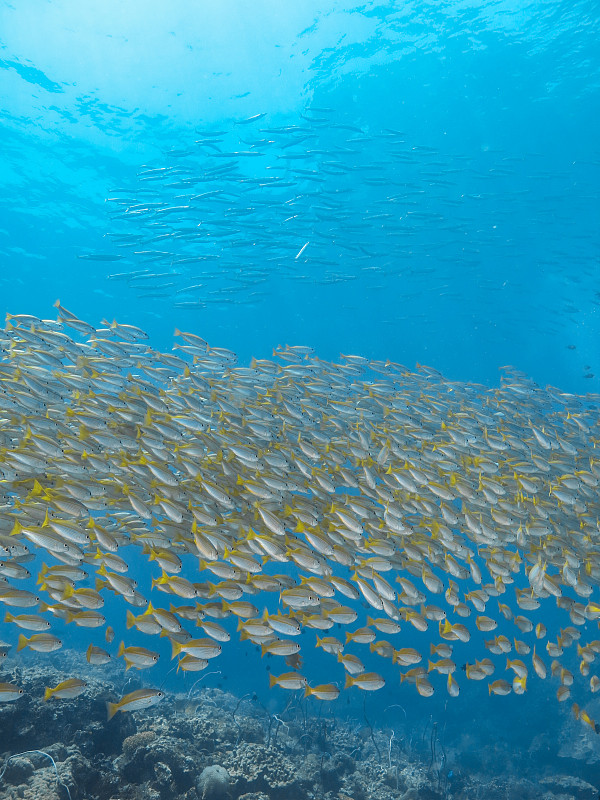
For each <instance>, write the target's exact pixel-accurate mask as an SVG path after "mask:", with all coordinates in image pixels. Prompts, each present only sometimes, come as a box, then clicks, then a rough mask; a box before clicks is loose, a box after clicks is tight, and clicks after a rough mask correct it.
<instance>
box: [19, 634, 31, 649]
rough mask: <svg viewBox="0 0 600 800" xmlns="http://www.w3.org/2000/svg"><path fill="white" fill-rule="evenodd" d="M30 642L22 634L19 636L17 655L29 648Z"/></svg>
mask: <svg viewBox="0 0 600 800" xmlns="http://www.w3.org/2000/svg"><path fill="white" fill-rule="evenodd" d="M28 641H29V640H28V639H26V638H25V636H24V635H23V634H22V633H20V634H19V644H18V645H17V653H19V652H20V651H21V650H22V649H23V648H24V647H27V642H28Z"/></svg>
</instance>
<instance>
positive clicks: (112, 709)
mask: <svg viewBox="0 0 600 800" xmlns="http://www.w3.org/2000/svg"><path fill="white" fill-rule="evenodd" d="M118 710H119V704H118V703H107V704H106V721H107V722H108V721H110V720H111V719H112V718H113V717H114V715H115V714H116V713H117V711H118Z"/></svg>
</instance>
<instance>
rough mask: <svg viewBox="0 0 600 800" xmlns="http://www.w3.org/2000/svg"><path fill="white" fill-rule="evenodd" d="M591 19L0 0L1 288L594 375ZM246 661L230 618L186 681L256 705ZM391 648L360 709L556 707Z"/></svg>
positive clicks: (414, 9) (17, 294)
mask: <svg viewBox="0 0 600 800" xmlns="http://www.w3.org/2000/svg"><path fill="white" fill-rule="evenodd" d="M599 37H600V15H599V13H598V6H597V4H595V3H593V2H575V3H573V2H564V1H563V0H557V1H556V2H529V3H526V2H512V1H508V0H507V1H506V2H503V1H502V0H498V1H495V2H466V1H464V2H463V1H460V2H459V1H458V0H446V1H445V2H439V3H435V4H431V3H425V2H408V3H403V4H396V3H392V4H390V3H383V4H380V3H376V2H367V3H359V4H352V3H347V2H328V3H322V2H320V3H316V2H312V1H311V0H309V1H308V2H304V3H301V4H296V5H293V4H276V3H268V2H264V1H263V0H259V1H258V2H256V3H253V4H251V5H248V6H246V5H244V4H239V3H233V2H222V3H218V4H206V3H198V4H190V3H186V2H183V0H174V2H170V3H168V4H164V3H160V2H158V0H150V2H144V3H141V2H139V0H132V1H131V2H128V3H127V4H122V3H118V2H116V0H107V1H106V2H103V3H97V2H95V1H94V2H89V3H83V4H82V3H76V2H73V0H47V1H46V2H33V1H32V0H25V1H24V2H18V3H17V2H15V3H6V2H3V3H1V4H0V44H1V51H0V98H1V102H2V115H1V118H0V141H1V142H2V154H3V158H2V160H1V161H0V186H1V187H2V193H1V197H2V216H1V219H0V306H1V310H2V311H3V312H7V313H12V314H21V313H23V314H33V315H36V316H39V317H42V318H49V317H52V316H53V314H54V309H53V306H52V304H53V303H54V301H55V300H57V299H58V298H59V299H60V302H61V303H62V304H63V305H64V306H65V307H66V308H68V309H69V310H70V311H72V312H74V313H75V314H77V316H78V317H80V318H81V319H83V320H86V321H89V322H90V323H92V324H94V325H100V322H101V320H102V319H103V318H104V319H107V320H108V321H109V322H110V321H112V320H113V319H116V320H118V321H119V322H122V323H129V324H133V325H138V326H140V327H141V328H143V329H144V330H145V331H147V333H148V334H149V336H150V339H151V342H152V345H153V347H155V348H156V349H158V350H162V351H170V349H171V347H172V346H173V331H174V329H175V328H178V329H181V330H186V331H191V332H194V333H196V334H198V335H200V336H202V337H204V338H205V339H206V340H208V341H209V342H210V344H211V345H213V346H216V347H226V348H230V349H231V350H233V351H235V353H236V354H237V356H238V363H239V364H242V365H247V364H249V363H250V359H251V358H252V357H255V358H270V357H271V355H272V351H273V349H274V348H275V347H277V346H278V345H283V344H286V343H287V344H292V345H293V344H303V345H310V346H311V347H313V348H314V349H315V351H316V353H317V355H318V356H319V357H321V358H323V359H327V360H335V359H337V358H338V357H339V354H340V353H345V354H348V353H351V354H359V355H363V356H366V357H367V358H370V359H381V360H386V359H389V360H391V361H393V362H399V363H401V364H405V365H406V366H407V367H408V368H409V369H414V368H415V365H416V364H426V365H428V366H430V367H433V368H434V369H436V370H439V371H440V372H441V373H442V374H443V375H444V376H445V377H446V378H447V379H448V380H453V381H454V380H455V381H463V382H468V383H474V384H483V385H485V386H495V385H497V383H498V381H499V375H500V373H499V369H500V368H501V367H503V366H505V365H512V366H513V367H514V368H515V369H517V370H519V371H522V372H523V373H525V374H526V375H528V376H530V377H531V378H532V379H533V380H534V381H535V382H537V383H538V384H539V385H540V386H546V385H551V386H555V387H559V388H560V389H561V390H563V391H566V392H569V393H574V394H585V393H591V394H597V393H598V392H600V355H599V348H598V343H599V342H600V280H599V278H598V266H599V254H600V249H599V245H600V235H599V228H598V220H599V214H600V189H599V187H600V154H599V151H598V123H599V121H600V102H599V101H600V50H599V49H598V41H599ZM133 552H134V549H133V548H132V553H133ZM127 556H128V553H127V548H125V549H124V551H123V557H124V558H127ZM191 562H192V559H191V558H190V565H189V568H190V569H192V566H191ZM132 564H135V559H134V557H133V555H132ZM138 568H139V570H140V573H139V575H138V578H139V580H140V582H142V581H143V580H144V579H145V577H147V576H146V574H145V572H144V570H143V568H142V567H141V566H139V567H136V566H132V574H136V569H138ZM144 569H145V567H144ZM32 571H33V569H32ZM157 574H158V573H157ZM151 596H152V597H155V596H157V597H159V598H160V595H157V593H156V592H154V593H153V594H152V595H151ZM118 606H119V603H118V600H117V599H113V598H108V599H107V606H106V609H107V614H106V615H107V617H111V608H113V607H114V615H115V618H116V617H117V616H119V614H118V613H117V607H118ZM546 622H547V625H548V627H550V623H551V622H552V620H550V619H547V620H546ZM228 624H229V623H228ZM57 626H58V627H57V630H63V633H64V635H65V637H68V639H69V642H70V643H80V644H85V645H86V646H87V643H88V642H89V637H88V634H85V636H84V633H85V631H84V632H83V633H82V632H81V631H75V632H73V631H72V630H71V628H72V626H71V628H69V629H67V628H66V627H65V628H64V629H61V628H60V623H57ZM115 628H116V630H117V636H118V637H120V636H121V635H127V636H128V643H130V644H136V643H137V644H140V645H147V641H145V640H144V637H143V636H141V635H138V634H135V633H129V634H125V629H124V627H123V626H122V625H121V627H120V628H119V627H118V624H115ZM4 631H5V628H3V627H2V623H1V622H0V638H6V637H5V636H4ZM340 635H341V634H340ZM79 637H81V638H79ZM86 637H88V638H86ZM136 637H137V638H136ZM97 638H98V642H97V643H98V644H101V643H102V635H101V634H100V635H99V636H98V637H97ZM301 638H303V639H304V638H306V641H309V640H310V641H313V638H314V637H313V632H311V633H310V636H309V635H308V634H307V633H303V634H302V637H301ZM419 642H422V639H421V638H420V634H415V635H414V641H413V639H412V638H411V634H410V633H409V634H408V635H407V639H406V642H405V646H407V647H408V646H416V645H417V643H419ZM157 647H159V648H160V650H161V654H162V655H164V659H165V660H167V659H168V658H169V655H170V653H169V650H170V647H169V646H167V645H165V643H164V642H161V643H160V644H159V645H157ZM309 647H310V645H309ZM478 654H479V651H477V652H475V651H473V657H474V658H475V657H477V655H478ZM464 655H465V658H468V657H469V655H470V651H469V649H468V648H466V649H465V651H464ZM305 659H306V660H307V661H308V662H309V663H310V665H311V668H313V669H314V670H315V671H316V672H318V671H319V670H324V671H325V672H327V670H328V669H329V667H328V664H329V663H330V661H329V660H328V659H329V657H328V656H327V655H326V654H323V653H322V652H321V651H320V650H309V653H308V654H307V655H305ZM32 660H33V657H32ZM240 663H241V664H243V665H244V668H242V669H241V668H240ZM246 664H247V665H248V667H247V668H246ZM267 666H269V659H262V660H261V659H260V658H258V657H257V655H256V652H255V647H254V646H253V645H251V644H248V643H246V644H239V645H236V648H230V649H226V652H224V653H223V656H222V657H221V659H220V660H219V664H218V670H219V671H220V672H221V675H216V676H214V677H213V678H212V680H211V678H210V677H207V678H206V680H207V681H211V685H222V686H225V687H226V688H232V687H235V690H236V691H237V692H239V693H240V694H244V693H246V692H257V693H258V694H259V696H260V697H261V698H262V702H263V703H264V704H265V705H268V706H269V707H270V708H273V709H274V710H276V709H277V708H278V707H281V706H282V705H284V704H285V698H284V693H283V692H282V691H281V690H279V689H275V690H274V691H273V692H269V691H268V690H267V689H266V685H267V683H268V681H267V680H266V678H267V676H266V667H267ZM160 669H162V670H163V671H162V672H161V674H160V677H161V679H163V678H164V677H165V675H166V672H167V667H165V668H164V669H163V668H162V665H161V667H160ZM386 669H387V666H385V665H384V667H383V668H382V674H384V672H385V670H386ZM394 674H395V673H394V671H393V670H392V667H391V665H390V666H389V671H388V672H387V673H385V677H386V678H389V680H388V686H386V688H385V690H383V691H381V692H380V693H374V695H373V696H372V697H369V709H370V715H371V716H372V718H373V719H374V720H379V721H380V723H381V724H383V725H385V724H389V723H387V720H388V719H389V716H390V714H394V713H395V714H396V715H398V714H399V712H397V711H395V712H394V710H393V707H394V706H395V705H396V704H398V703H399V704H402V705H403V706H406V707H407V708H408V712H409V713H412V714H414V715H415V717H416V718H418V719H421V720H424V721H425V722H427V720H429V719H430V718H432V717H433V718H436V719H442V718H443V719H444V720H445V724H446V725H447V728H448V731H449V733H448V735H449V736H450V735H451V732H452V730H454V733H455V734H456V731H459V730H460V727H461V723H462V721H464V719H465V717H466V718H470V717H471V716H475V715H476V714H479V715H481V716H483V717H484V718H486V717H487V715H488V713H489V714H498V713H499V714H500V716H499V717H498V718H497V719H498V720H499V721H498V722H497V724H498V725H504V726H505V727H504V729H505V731H507V732H510V733H513V734H514V720H515V719H517V718H519V719H520V718H525V719H527V720H528V721H530V722H532V723H533V726H532V729H535V728H536V726H539V727H540V728H544V727H545V726H547V725H554V724H556V714H557V711H556V708H555V706H552V708H551V709H550V708H545V707H544V706H543V705H542V701H541V695H539V694H537V695H536V694H535V693H534V692H532V693H531V695H529V694H526V695H525V696H523V697H510V698H502V703H503V705H502V711H501V712H498V711H497V708H498V704H497V703H496V702H495V701H497V700H499V699H500V698H495V697H492V698H489V697H488V691H487V684H486V683H485V682H484V683H482V684H481V685H477V684H473V683H472V685H471V686H469V690H470V693H469V695H468V697H467V696H463V695H461V697H460V698H457V699H456V708H458V711H457V712H456V711H455V712H453V714H452V715H450V714H447V713H446V706H447V699H446V697H445V695H443V696H439V695H435V696H434V697H433V698H431V699H430V700H428V701H427V702H428V703H429V705H427V706H424V705H422V704H421V700H420V699H419V698H418V697H416V696H415V697H413V696H412V695H411V696H410V698H409V699H408V700H407V699H406V697H407V695H405V694H399V692H398V687H397V680H396V681H394V678H393V675H394ZM338 677H339V676H337V675H336V679H337V678H338ZM166 680H167V686H168V687H170V688H172V689H173V690H175V689H176V688H177V686H178V683H177V681H178V680H179V679H178V678H175V676H173V675H170V676H168V677H167V678H166ZM186 680H187V683H186V684H185V685H186V686H189V685H191V682H192V681H190V679H189V676H187V678H186ZM278 693H279V694H278ZM357 694H358V693H357ZM413 694H414V693H413ZM465 694H466V693H465ZM282 698H283V699H282ZM340 702H342V700H340ZM343 702H344V703H346V702H348V703H350V704H351V705H352V707H353V709H354V712H355V713H357V714H358V715H359V716H360V714H361V706H362V702H363V697H362V696H361V697H356V696H352V697H351V698H350V699H347V698H346V696H344V700H343ZM278 704H279V705H278ZM390 707H391V708H392V710H391V711H390V710H389V709H390ZM356 709H358V710H356ZM402 713H406V711H403V712H402ZM525 727H526V729H527V730H529V728H527V726H525ZM456 735H457V734H456ZM526 736H527V734H526V735H525V738H526Z"/></svg>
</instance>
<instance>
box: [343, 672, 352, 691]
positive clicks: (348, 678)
mask: <svg viewBox="0 0 600 800" xmlns="http://www.w3.org/2000/svg"><path fill="white" fill-rule="evenodd" d="M353 683H354V680H353V678H352V675H346V683H345V684H344V689H349V688H350V687H351V686H352V685H353Z"/></svg>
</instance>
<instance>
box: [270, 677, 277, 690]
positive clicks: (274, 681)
mask: <svg viewBox="0 0 600 800" xmlns="http://www.w3.org/2000/svg"><path fill="white" fill-rule="evenodd" d="M276 683H277V678H276V677H275V676H274V675H269V688H270V689H272V688H273V687H274V686H275V684H276Z"/></svg>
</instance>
